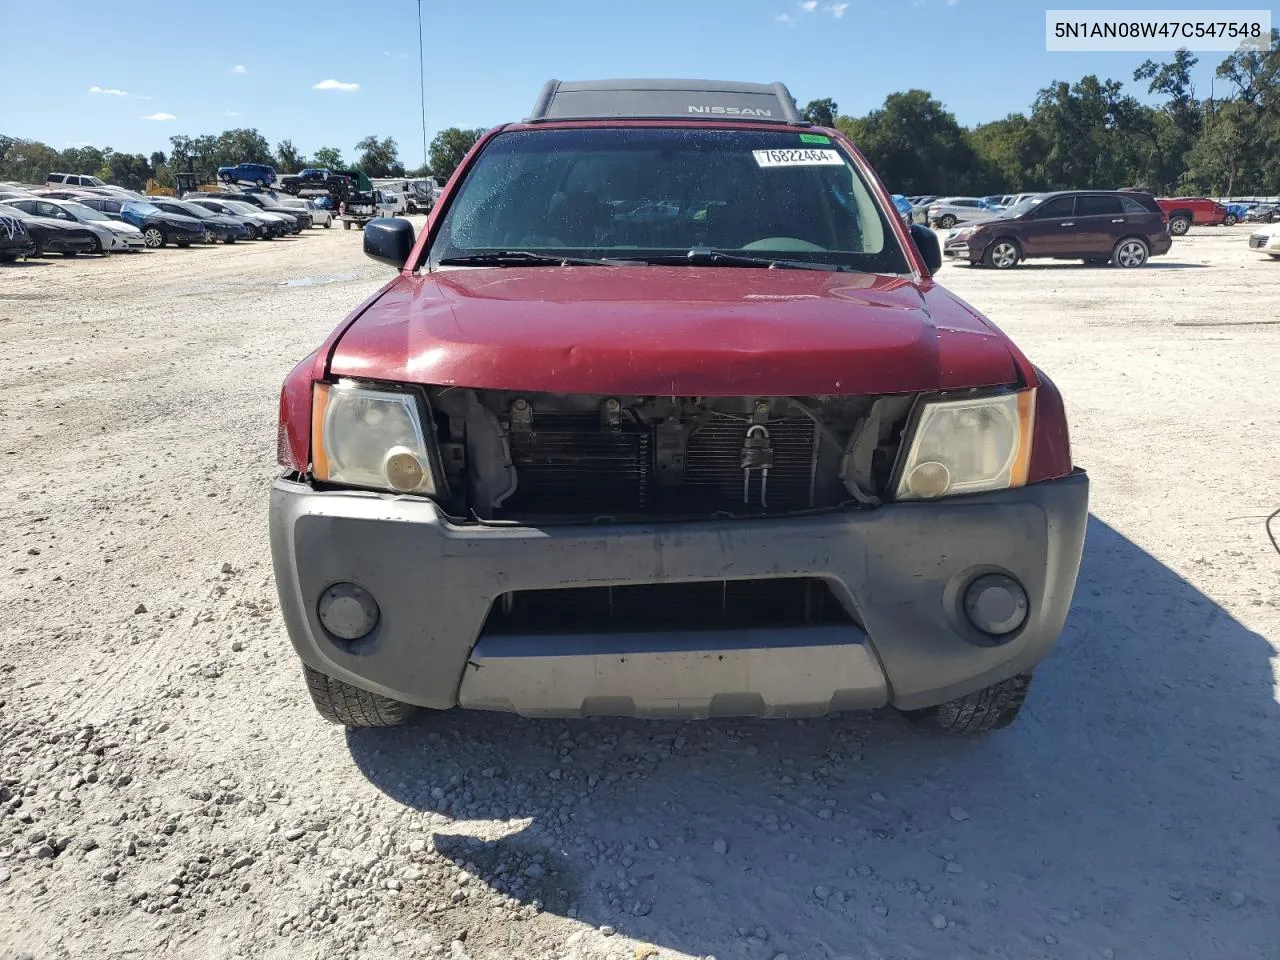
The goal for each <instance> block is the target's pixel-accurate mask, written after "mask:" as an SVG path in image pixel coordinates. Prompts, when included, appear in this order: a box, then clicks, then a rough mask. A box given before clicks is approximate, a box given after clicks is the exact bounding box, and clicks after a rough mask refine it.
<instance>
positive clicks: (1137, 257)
mask: <svg viewBox="0 0 1280 960" xmlns="http://www.w3.org/2000/svg"><path fill="white" fill-rule="evenodd" d="M1149 256H1151V249H1150V248H1149V247H1148V246H1147V241H1145V240H1141V239H1139V238H1138V237H1126V238H1125V239H1124V240H1121V241H1120V242H1119V243H1117V244H1116V246H1115V249H1114V250H1112V251H1111V264H1112V266H1116V267H1121V268H1124V269H1133V268H1134V267H1141V266H1142V265H1143V264H1145V263H1146V262H1147V258H1148V257H1149Z"/></svg>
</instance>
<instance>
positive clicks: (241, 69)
mask: <svg viewBox="0 0 1280 960" xmlns="http://www.w3.org/2000/svg"><path fill="white" fill-rule="evenodd" d="M231 72H232V73H248V72H249V68H248V67H246V66H245V65H244V64H243V63H237V64H236V65H235V66H234V67H232V68H231Z"/></svg>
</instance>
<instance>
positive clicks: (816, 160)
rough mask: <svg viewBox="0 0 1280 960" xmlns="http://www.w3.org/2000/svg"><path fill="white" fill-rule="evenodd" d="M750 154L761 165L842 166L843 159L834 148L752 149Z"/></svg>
mask: <svg viewBox="0 0 1280 960" xmlns="http://www.w3.org/2000/svg"><path fill="white" fill-rule="evenodd" d="M751 155H752V156H753V157H755V158H756V163H757V164H759V165H760V166H762V167H842V166H844V160H842V159H841V158H840V153H839V152H838V151H836V150H752V151H751Z"/></svg>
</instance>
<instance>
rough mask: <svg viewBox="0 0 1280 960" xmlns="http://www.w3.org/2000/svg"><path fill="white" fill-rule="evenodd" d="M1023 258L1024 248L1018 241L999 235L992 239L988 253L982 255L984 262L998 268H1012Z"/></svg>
mask: <svg viewBox="0 0 1280 960" xmlns="http://www.w3.org/2000/svg"><path fill="white" fill-rule="evenodd" d="M1021 259H1022V248H1021V247H1019V246H1018V241H1017V240H1011V239H1010V238H1008V237H999V238H997V239H995V240H993V241H991V244H990V246H988V247H987V251H986V253H984V254H983V255H982V262H983V263H984V264H986V265H987V266H988V267H994V268H995V269H997V270H1009V269H1012V268H1013V267H1016V266H1017V265H1018V261H1019V260H1021Z"/></svg>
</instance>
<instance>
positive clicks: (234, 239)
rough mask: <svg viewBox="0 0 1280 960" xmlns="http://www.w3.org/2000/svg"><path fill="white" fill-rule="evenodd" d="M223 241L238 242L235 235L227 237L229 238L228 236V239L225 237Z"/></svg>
mask: <svg viewBox="0 0 1280 960" xmlns="http://www.w3.org/2000/svg"><path fill="white" fill-rule="evenodd" d="M222 242H223V243H235V242H236V238H235V237H227V238H226V239H224V240H223V241H222Z"/></svg>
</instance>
